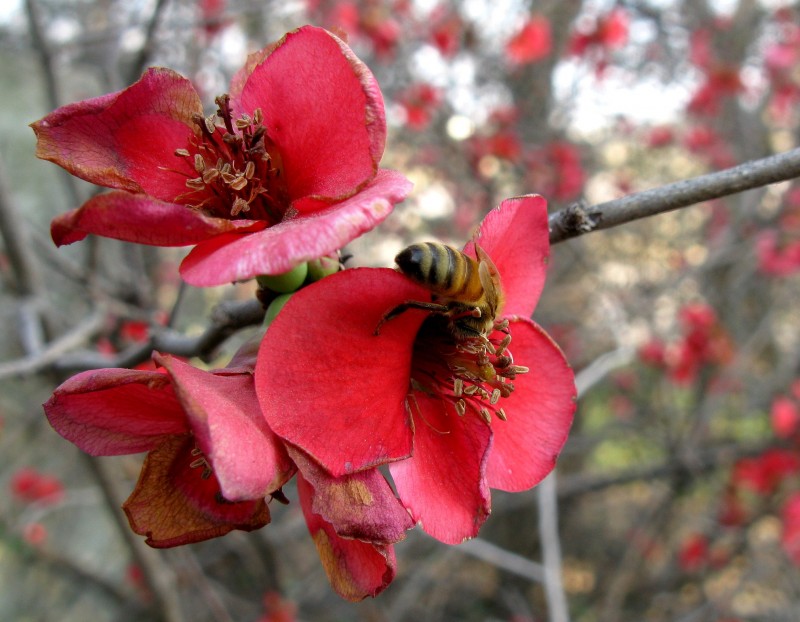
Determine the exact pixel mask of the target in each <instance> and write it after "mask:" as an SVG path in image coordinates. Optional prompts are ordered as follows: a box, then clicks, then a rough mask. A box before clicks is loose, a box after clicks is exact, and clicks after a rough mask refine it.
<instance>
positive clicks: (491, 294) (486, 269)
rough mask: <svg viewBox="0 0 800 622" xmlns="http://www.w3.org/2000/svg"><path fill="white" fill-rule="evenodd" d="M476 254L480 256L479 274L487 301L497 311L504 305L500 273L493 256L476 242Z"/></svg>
mask: <svg viewBox="0 0 800 622" xmlns="http://www.w3.org/2000/svg"><path fill="white" fill-rule="evenodd" d="M475 255H476V256H477V258H478V276H479V277H480V280H481V286H483V291H484V292H485V293H486V302H487V303H489V305H490V306H491V307H492V309H493V310H494V311H495V313H497V312H498V311H499V309H500V306H501V305H502V301H503V290H502V288H501V286H500V273H499V272H498V271H497V266H495V265H494V262H493V261H492V258H491V257H489V255H487V254H486V251H484V250H483V249H482V248H481V247H480V246H479V245H478V244H475Z"/></svg>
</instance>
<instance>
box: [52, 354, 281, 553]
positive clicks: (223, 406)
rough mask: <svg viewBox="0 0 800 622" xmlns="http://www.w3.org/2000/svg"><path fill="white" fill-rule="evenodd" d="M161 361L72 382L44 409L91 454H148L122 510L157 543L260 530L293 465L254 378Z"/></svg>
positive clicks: (237, 371) (85, 375) (171, 543)
mask: <svg viewBox="0 0 800 622" xmlns="http://www.w3.org/2000/svg"><path fill="white" fill-rule="evenodd" d="M155 359H156V362H157V363H158V364H159V365H161V366H162V367H163V370H160V371H135V370H128V369H101V370H96V371H87V372H83V373H80V374H78V375H76V376H73V377H72V378H70V379H69V380H67V381H66V382H64V383H63V384H62V385H61V386H60V387H58V388H57V389H56V390H55V392H54V393H53V396H52V397H51V398H50V399H49V400H48V401H47V403H45V405H44V409H45V413H46V414H47V417H48V419H49V420H50V424H51V425H52V426H53V427H54V428H55V429H56V431H57V432H58V433H59V434H61V435H62V436H63V437H64V438H66V439H67V440H69V441H71V442H72V443H74V444H75V445H77V446H78V447H79V448H80V449H82V450H83V451H85V452H87V453H89V454H91V455H94V456H111V455H120V454H133V453H138V452H142V451H147V452H149V453H148V455H147V458H146V459H145V462H144V465H143V466H142V472H141V475H140V476H139V481H138V483H137V484H136V488H135V490H134V491H133V493H132V494H131V496H130V497H129V498H128V500H127V501H126V502H125V504H124V506H123V508H124V509H125V512H126V514H127V515H128V520H129V521H130V523H131V528H132V529H133V530H134V531H135V532H136V533H138V534H141V535H147V543H148V544H150V545H151V546H154V547H169V546H176V545H179V544H186V543H189V542H199V541H201V540H207V539H209V538H214V537H217V536H221V535H224V534H226V533H228V532H229V531H231V530H233V529H244V530H247V531H250V530H253V529H258V528H260V527H263V526H264V525H266V524H267V523H268V522H269V519H270V515H269V509H268V508H267V505H266V503H265V501H264V497H265V496H266V495H268V494H270V493H273V492H275V491H277V490H279V489H280V487H281V486H282V485H283V484H284V483H285V482H286V481H287V480H288V479H289V478H290V477H291V476H292V474H293V473H294V469H295V467H294V465H293V464H292V463H291V461H290V460H289V457H288V455H287V454H286V451H285V449H284V447H283V444H282V443H281V442H280V441H279V440H278V439H277V438H276V437H275V436H274V435H273V433H272V432H271V431H270V429H269V427H268V426H267V423H266V421H264V419H263V417H262V416H261V412H260V410H259V407H258V402H257V401H256V395H255V392H254V389H253V376H252V373H251V372H250V371H249V370H247V369H245V368H239V369H222V370H218V371H215V372H205V371H201V370H199V369H195V368H194V367H191V366H190V365H188V364H186V363H183V362H181V361H179V360H178V359H175V358H172V357H169V356H160V355H156V357H155Z"/></svg>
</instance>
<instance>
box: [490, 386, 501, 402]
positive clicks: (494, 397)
mask: <svg viewBox="0 0 800 622" xmlns="http://www.w3.org/2000/svg"><path fill="white" fill-rule="evenodd" d="M500 396H501V391H500V389H495V390H494V391H492V396H491V397H490V398H489V403H490V404H492V405H494V404H497V402H498V401H499V400H500Z"/></svg>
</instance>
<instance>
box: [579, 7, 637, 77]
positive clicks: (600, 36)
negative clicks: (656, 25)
mask: <svg viewBox="0 0 800 622" xmlns="http://www.w3.org/2000/svg"><path fill="white" fill-rule="evenodd" d="M629 29H630V16H629V15H628V12H627V11H626V10H625V9H624V8H622V7H615V8H613V9H611V11H609V12H608V13H606V14H605V15H600V16H598V17H596V18H594V19H592V18H591V17H589V16H585V17H584V18H582V19H580V20H579V21H578V23H577V24H576V27H575V31H574V32H573V33H572V37H571V38H570V40H569V43H568V45H567V49H568V51H569V53H570V54H571V55H574V56H579V57H581V58H583V59H585V60H588V61H590V62H591V63H593V64H594V66H595V72H596V73H597V75H598V76H601V75H602V74H603V72H604V71H605V69H606V67H607V66H608V64H609V62H610V60H611V55H612V53H614V52H615V51H617V50H619V49H621V48H623V47H624V46H625V44H626V43H627V42H628V31H629Z"/></svg>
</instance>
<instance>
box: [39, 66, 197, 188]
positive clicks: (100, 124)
mask: <svg viewBox="0 0 800 622" xmlns="http://www.w3.org/2000/svg"><path fill="white" fill-rule="evenodd" d="M198 113H199V114H202V113H203V107H202V104H201V103H200V98H199V97H198V95H197V93H196V92H195V90H194V87H193V86H192V84H191V82H189V80H187V79H186V78H184V77H182V76H180V75H179V74H177V73H175V72H174V71H171V70H169V69H163V68H151V69H149V70H147V72H145V74H144V75H143V76H142V78H141V80H139V81H138V82H136V83H135V84H133V85H132V86H130V87H128V88H127V89H125V90H123V91H119V92H117V93H111V94H109V95H103V96H101V97H96V98H94V99H89V100H86V101H82V102H77V103H74V104H70V105H68V106H64V107H62V108H59V109H58V110H56V111H55V112H52V113H51V114H49V115H47V116H46V117H44V118H43V119H41V120H39V121H37V122H36V123H33V124H31V127H32V128H33V131H34V132H35V133H36V137H37V139H38V142H37V147H36V155H37V156H38V157H40V158H42V159H44V160H49V161H51V162H54V163H56V164H58V165H59V166H62V167H63V168H65V169H66V170H67V171H69V172H70V173H72V174H73V175H75V176H76V177H80V178H81V179H85V180H86V181H89V182H91V183H94V184H98V185H101V186H108V187H110V188H118V189H121V190H131V191H140V190H142V186H141V185H140V184H141V183H146V184H147V185H148V186H151V187H153V188H156V187H157V186H158V181H157V180H158V179H161V178H163V177H164V176H165V175H166V176H167V177H171V176H172V174H171V173H167V172H166V171H164V170H163V168H162V167H163V166H164V164H165V162H167V161H173V160H174V161H175V162H176V164H178V163H179V160H178V158H176V157H175V156H174V155H173V152H174V151H175V149H177V148H179V147H185V146H186V141H187V139H188V138H189V136H190V135H191V133H192V128H193V127H194V125H193V122H192V115H193V114H198ZM134 131H135V132H136V133H137V134H138V136H137V138H136V147H135V148H134V149H132V150H127V148H126V146H125V145H124V141H127V140H128V139H130V138H131V137H132V132H134ZM146 146H149V148H150V150H152V151H153V152H156V153H159V154H163V153H167V152H168V153H169V155H170V159H169V160H161V161H159V166H158V167H150V162H151V160H152V157H151V156H150V155H148V153H149V152H148V149H147V148H145V147H146ZM142 157H143V158H144V159H140V158H142ZM159 157H160V156H159ZM144 166H147V167H149V168H143V167H144ZM148 179H149V180H148ZM183 181H185V178H183V179H181V180H180V183H181V184H182V183H183ZM161 198H168V199H170V200H172V199H174V198H175V195H172V196H168V197H163V196H162V197H161Z"/></svg>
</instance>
